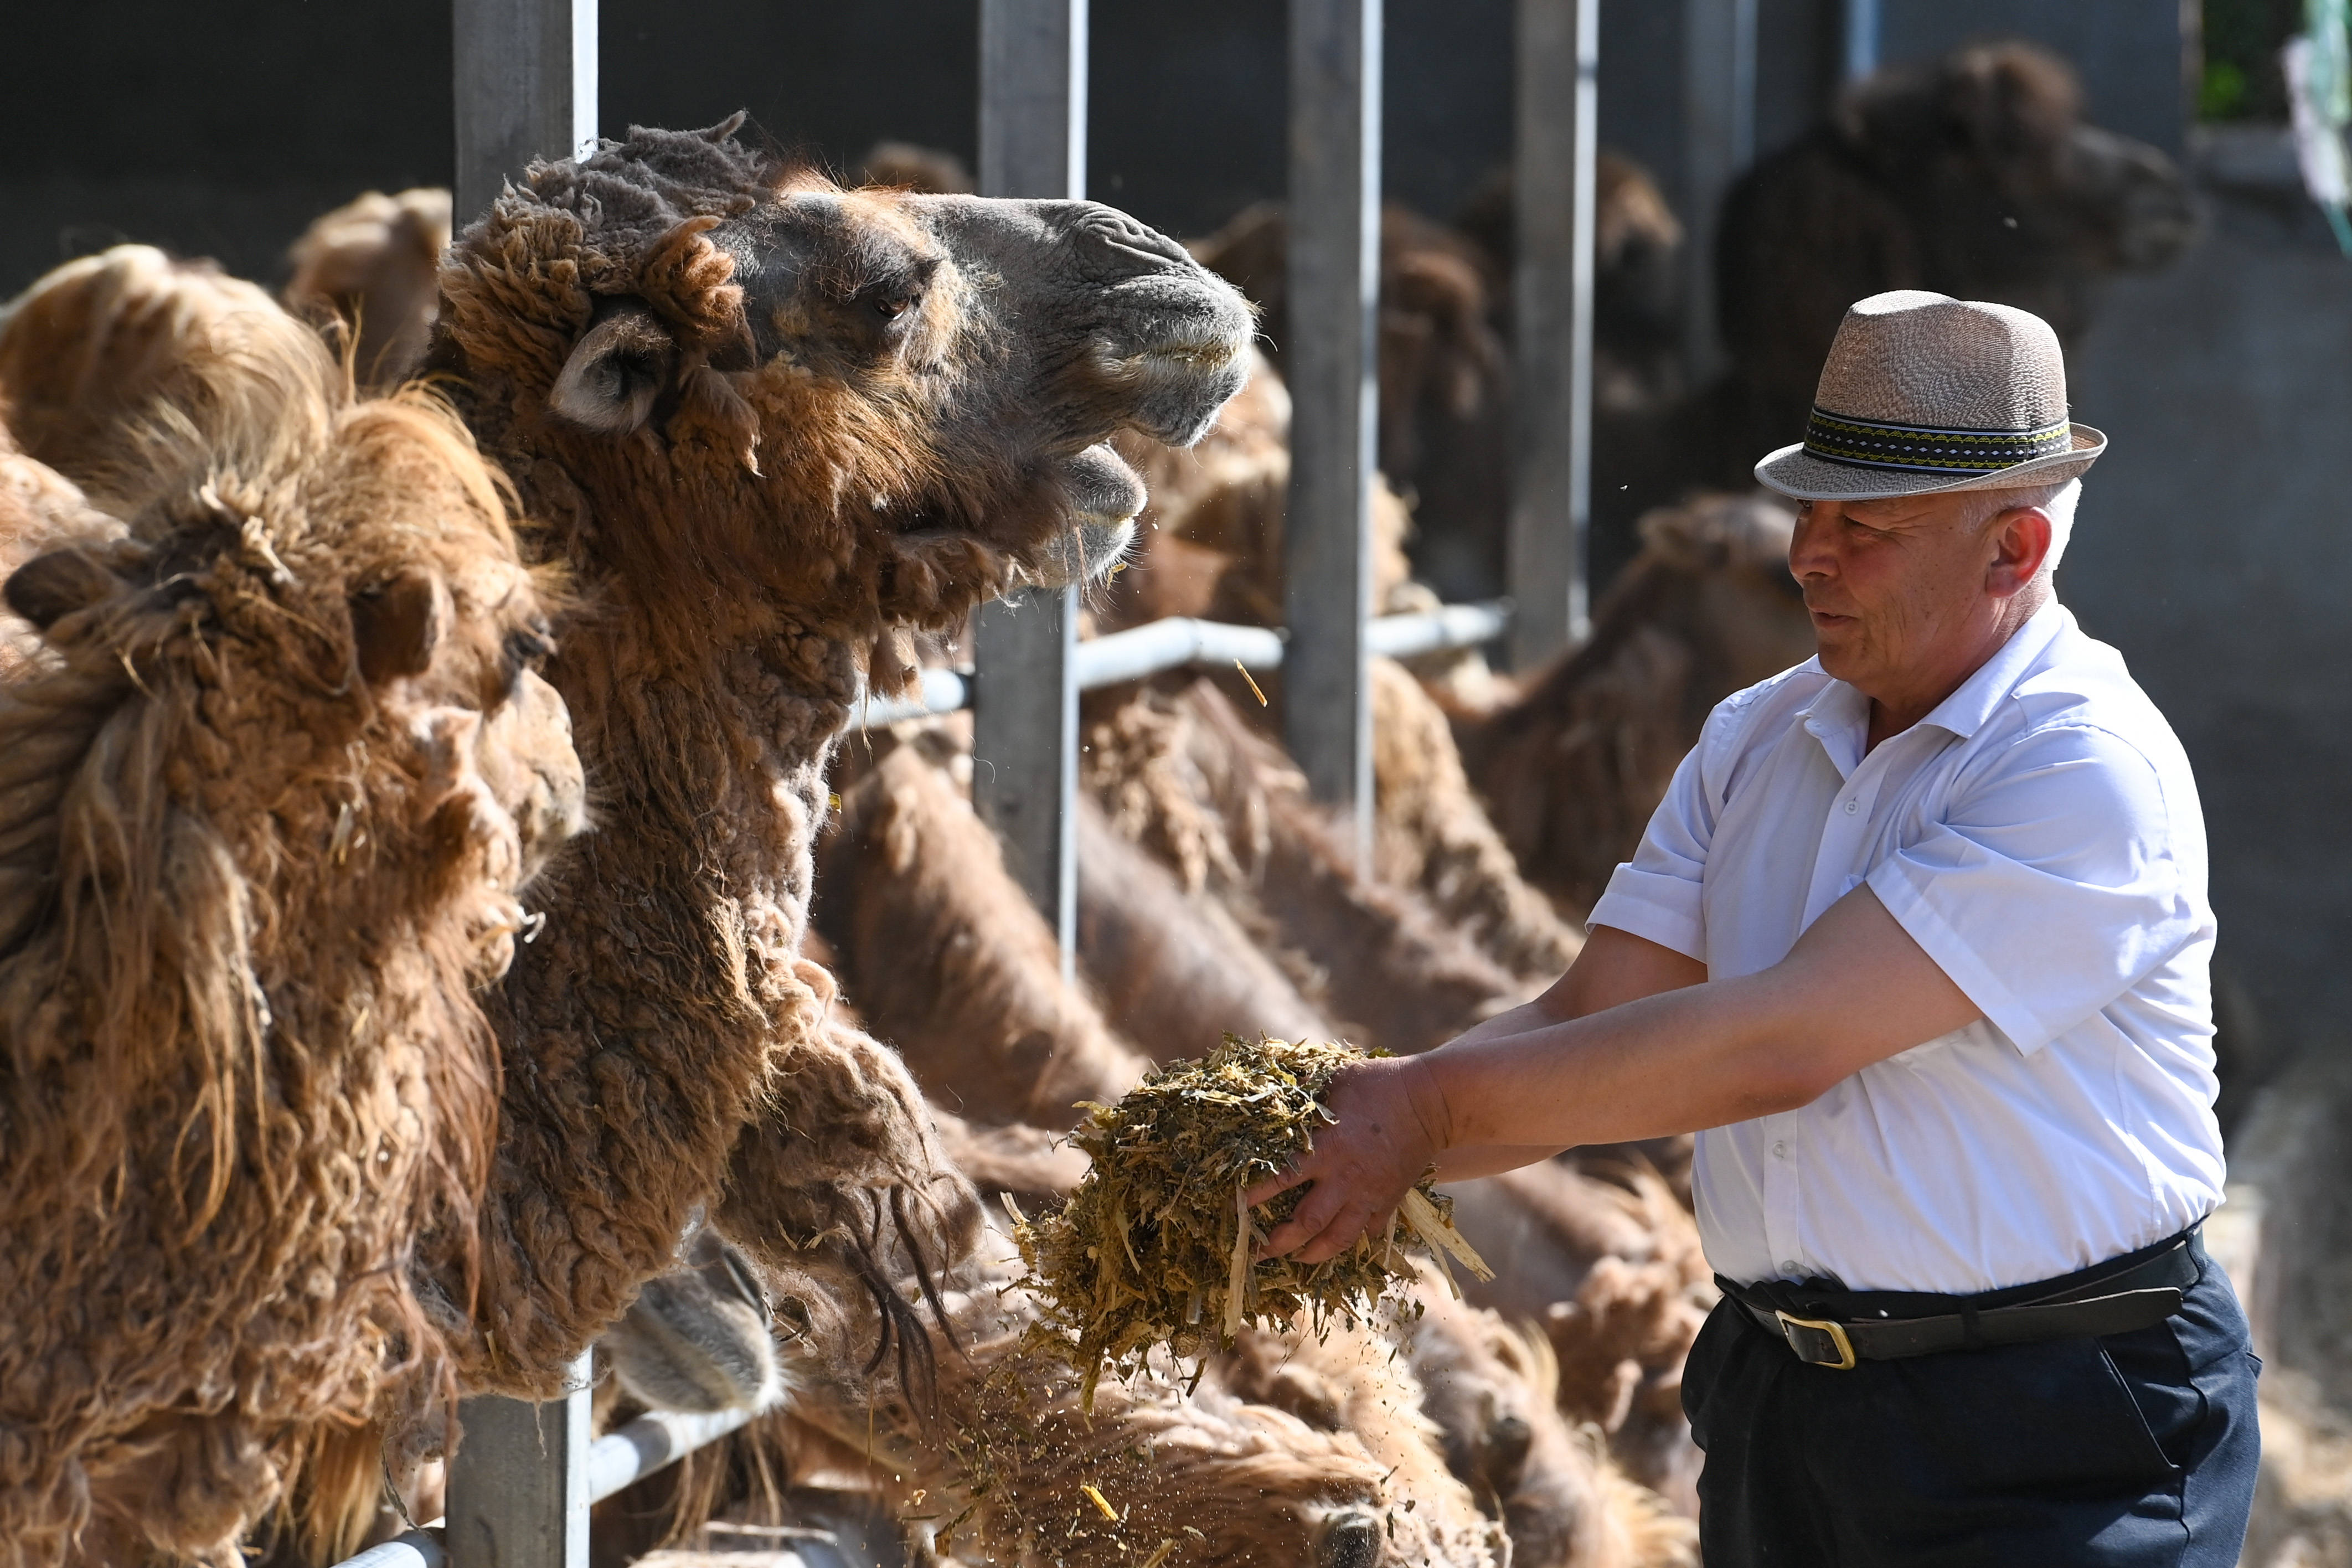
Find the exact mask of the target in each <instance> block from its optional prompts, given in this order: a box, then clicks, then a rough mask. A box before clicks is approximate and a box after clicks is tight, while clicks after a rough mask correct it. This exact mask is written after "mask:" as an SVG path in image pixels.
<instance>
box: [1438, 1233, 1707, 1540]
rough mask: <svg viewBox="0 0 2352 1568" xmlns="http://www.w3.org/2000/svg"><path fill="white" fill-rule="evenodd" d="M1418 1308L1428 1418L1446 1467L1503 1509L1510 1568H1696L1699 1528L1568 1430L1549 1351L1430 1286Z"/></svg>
mask: <svg viewBox="0 0 2352 1568" xmlns="http://www.w3.org/2000/svg"><path fill="white" fill-rule="evenodd" d="M1426 1272H1427V1271H1426V1269H1424V1275H1425V1274H1426ZM1415 1300H1416V1302H1417V1303H1418V1305H1419V1307H1420V1310H1421V1317H1420V1318H1419V1320H1418V1321H1415V1322H1414V1323H1413V1324H1412V1328H1411V1329H1410V1331H1408V1332H1407V1335H1406V1338H1405V1347H1406V1351H1407V1353H1408V1356H1409V1358H1410V1360H1411V1363H1412V1370H1413V1373H1414V1374H1415V1375H1416V1376H1418V1377H1419V1378H1420V1380H1421V1384H1422V1387H1423V1391H1424V1392H1423V1396H1422V1409H1423V1412H1424V1413H1425V1414H1426V1415H1428V1417H1429V1418H1430V1419H1431V1420H1432V1421H1433V1422H1434V1423H1435V1424H1436V1426H1437V1428H1438V1430H1439V1431H1440V1432H1441V1433H1443V1434H1444V1451H1445V1462H1446V1464H1447V1466H1448V1467H1449V1468H1451V1469H1452V1470H1453V1472H1454V1475H1456V1476H1457V1477H1459V1478H1461V1479H1463V1480H1464V1481H1465V1482H1466V1483H1468V1484H1469V1486H1470V1488H1471V1489H1472V1490H1473V1491H1474V1492H1475V1493H1476V1494H1477V1495H1478V1496H1479V1497H1480V1498H1481V1500H1484V1501H1486V1503H1487V1505H1488V1506H1490V1507H1497V1506H1498V1507H1499V1508H1500V1510H1501V1513H1502V1517H1503V1524H1504V1528H1505V1529H1506V1530H1507V1531H1508V1532H1509V1535H1510V1538H1511V1564H1512V1568H1633V1565H1635V1564H1640V1565H1642V1568H1695V1565H1696V1562H1697V1544H1698V1543H1697V1539H1696V1531H1694V1530H1693V1529H1692V1527H1691V1524H1690V1522H1689V1521H1686V1520H1683V1519H1678V1518H1676V1517H1675V1516H1674V1515H1673V1514H1672V1513H1671V1512H1669V1511H1668V1510H1667V1508H1666V1506H1665V1502H1664V1500H1663V1499H1661V1498H1660V1497H1659V1496H1658V1495H1657V1494H1656V1493H1655V1492H1653V1491H1651V1490H1650V1489H1648V1488H1646V1487H1644V1486H1643V1485H1641V1484H1640V1483H1639V1482H1637V1481H1634V1480H1633V1479H1630V1478H1628V1477H1627V1476H1626V1475H1625V1473H1624V1472H1623V1471H1622V1469H1620V1468H1618V1467H1617V1465H1616V1464H1615V1463H1614V1462H1612V1460H1611V1459H1610V1458H1608V1457H1607V1456H1606V1454H1605V1453H1602V1452H1600V1451H1598V1446H1597V1445H1595V1444H1594V1443H1593V1442H1592V1441H1591V1427H1590V1426H1583V1425H1581V1424H1577V1425H1573V1426H1572V1425H1571V1423H1570V1417H1569V1416H1568V1415H1566V1413H1564V1411H1563V1409H1562V1407H1561V1405H1560V1403H1559V1363H1558V1362H1557V1360H1556V1359H1555V1357H1554V1355H1553V1352H1552V1348H1551V1345H1550V1343H1549V1342H1548V1341H1546V1340H1544V1339H1542V1338H1540V1337H1538V1336H1537V1335H1535V1334H1532V1333H1528V1332H1526V1331H1521V1330H1518V1329H1515V1328H1513V1327H1511V1326H1510V1324H1508V1323H1507V1322H1506V1321H1504V1319H1503V1318H1502V1317H1501V1316H1500V1315H1499V1314H1497V1313H1495V1312H1492V1311H1488V1310H1484V1309H1482V1308H1478V1307H1474V1306H1471V1305H1469V1304H1468V1303H1466V1302H1464V1301H1460V1300H1455V1299H1454V1296H1453V1294H1452V1292H1450V1291H1448V1290H1446V1289H1444V1287H1443V1286H1440V1285H1438V1284H1436V1283H1435V1282H1434V1281H1433V1280H1430V1279H1426V1278H1424V1279H1423V1282H1422V1284H1421V1286H1420V1288H1419V1289H1417V1290H1416V1292H1415Z"/></svg>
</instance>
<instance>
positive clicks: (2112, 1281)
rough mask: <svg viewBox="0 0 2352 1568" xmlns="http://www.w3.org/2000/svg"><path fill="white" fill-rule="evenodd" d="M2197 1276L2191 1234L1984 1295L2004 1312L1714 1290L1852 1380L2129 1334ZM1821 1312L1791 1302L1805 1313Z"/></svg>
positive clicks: (1804, 1354) (2160, 1314) (2159, 1316)
mask: <svg viewBox="0 0 2352 1568" xmlns="http://www.w3.org/2000/svg"><path fill="white" fill-rule="evenodd" d="M2203 1271H2204V1249H2203V1247H2200V1245H2198V1237H2197V1233H2196V1232H2195V1231H2193V1230H2192V1231H2189V1232H2188V1233H2186V1234H2185V1235H2183V1236H2181V1237H2179V1238H2177V1240H2176V1241H2175V1242H2174V1243H2173V1244H2172V1245H2170V1246H2169V1247H2167V1248H2166V1249H2165V1250H2163V1251H2161V1252H2158V1254H2157V1255H2156V1256H2155V1257H2153V1258H2145V1259H2142V1260H2141V1261H2139V1262H2137V1263H2134V1264H2132V1265H2131V1266H2129V1267H2127V1268H2119V1269H2116V1270H2115V1271H2114V1272H2113V1273H2109V1274H2106V1275H2105V1276H2103V1277H2098V1278H2094V1279H2088V1280H2079V1281H2078V1280H2075V1279H2071V1278H2070V1279H2068V1280H2067V1282H2066V1283H2065V1284H2064V1285H2063V1287H2062V1288H2060V1289H2057V1290H2056V1291H2055V1292H2054V1293H2053V1294H2052V1295H2048V1296H2042V1297H2030V1298H2029V1299H2027V1300H2014V1299H2013V1298H2014V1297H2015V1295H2016V1292H2015V1291H2011V1290H2003V1291H1998V1292H1994V1293H1993V1294H1995V1295H1997V1296H1999V1297H2001V1298H2007V1299H2010V1300H2008V1302H2007V1304H2005V1305H2000V1306H1990V1307H1981V1308H1980V1307H1978V1306H1977V1305H1975V1303H1976V1302H1977V1301H1979V1300H1981V1299H1982V1298H1979V1297H1973V1296H1950V1297H1945V1298H1942V1300H1948V1301H1951V1302H1953V1303H1955V1304H1956V1305H1957V1308H1958V1310H1955V1311H1951V1312H1939V1313H1933V1314H1929V1315H1926V1316H1918V1317H1900V1318H1890V1317H1861V1316H1855V1315H1853V1314H1851V1313H1848V1314H1845V1315H1843V1316H1840V1315H1834V1314H1832V1315H1826V1316H1811V1315H1807V1314H1806V1312H1805V1311H1803V1310H1800V1311H1797V1312H1791V1311H1789V1310H1786V1309H1784V1308H1783V1307H1781V1306H1780V1304H1778V1303H1777V1302H1776V1301H1774V1300H1772V1295H1780V1296H1781V1298H1782V1299H1783V1300H1787V1299H1789V1297H1790V1294H1791V1293H1792V1292H1791V1290H1790V1288H1787V1287H1783V1288H1782V1289H1780V1290H1776V1291H1773V1292H1771V1293H1770V1294H1768V1293H1766V1292H1765V1291H1764V1290H1762V1289H1758V1288H1756V1287H1750V1286H1738V1285H1731V1284H1729V1283H1727V1282H1724V1281H1720V1280H1719V1281H1718V1283H1723V1284H1724V1285H1725V1289H1726V1292H1727V1294H1728V1295H1730V1296H1731V1297H1732V1298H1733V1299H1734V1300H1737V1301H1738V1303H1739V1305H1740V1307H1741V1308H1742V1309H1743V1310H1745V1311H1746V1312H1747V1313H1748V1317H1749V1318H1751V1319H1753V1320H1754V1321H1755V1322H1756V1325H1757V1326H1758V1327H1759V1328H1760V1329H1762V1330H1763V1331H1765V1332H1766V1333H1768V1334H1770V1335H1771V1336H1772V1337H1773V1338H1775V1339H1777V1340H1780V1341H1782V1342H1785V1343H1786V1344H1787V1345H1788V1347H1789V1349H1790V1351H1791V1352H1794V1353H1795V1354H1796V1357H1797V1359H1798V1360H1799V1361H1801V1362H1804V1363H1807V1364H1809V1365H1812V1366H1821V1367H1827V1368H1830V1369H1831V1370H1832V1371H1835V1372H1851V1371H1853V1368H1854V1366H1855V1364H1856V1363H1859V1362H1865V1361H1895V1360H1898V1359H1900V1358H1902V1357H1905V1356H1915V1355H1934V1354H1937V1352H1943V1351H1957V1350H1981V1349H1985V1348H1987V1347H1990V1346H1993V1345H2017V1344H2032V1343H2034V1342H2040V1341H2043V1340H2064V1339H2081V1338H2099V1337H2103V1336H2105V1335H2107V1334H2125V1333H2129V1332H2131V1331H2133V1330H2135V1329H2145V1328H2147V1327H2149V1326H2150V1325H2152V1324H2156V1323H2160V1322H2162V1321H2164V1320H2165V1319H2167V1318H2168V1317H2170V1316H2172V1315H2173V1314H2174V1313H2175V1312H2178V1311H2179V1310H2180V1303H2181V1301H2182V1299H2183V1297H2184V1295H2185V1294H2186V1292H2187V1290H2188V1289H2189V1286H2191V1285H2193V1284H2195V1283H2196V1282H2197V1280H2198V1279H2199V1277H2200V1275H2201V1274H2202V1273H2203ZM2029 1289H2030V1288H2029ZM1795 1293H1802V1292H1795ZM1828 1305H1829V1303H1828V1302H1825V1301H1824V1302H1819V1303H1816V1302H1811V1301H1801V1302H1800V1303H1799V1306H1800V1307H1801V1308H1806V1309H1809V1308H1813V1307H1816V1306H1820V1307H1827V1306H1828Z"/></svg>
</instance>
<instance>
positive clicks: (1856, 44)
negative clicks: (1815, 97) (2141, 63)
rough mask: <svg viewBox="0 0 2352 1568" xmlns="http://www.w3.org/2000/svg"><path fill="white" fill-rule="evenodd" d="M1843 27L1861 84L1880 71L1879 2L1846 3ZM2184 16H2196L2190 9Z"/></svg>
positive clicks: (1849, 71)
mask: <svg viewBox="0 0 2352 1568" xmlns="http://www.w3.org/2000/svg"><path fill="white" fill-rule="evenodd" d="M1844 3H1845V9H1844V12H1843V16H1842V18H1841V19H1842V20H1843V23H1844V26H1843V29H1842V30H1841V32H1842V36H1841V37H1840V38H1839V40H1838V44H1839V49H1838V53H1839V55H1840V57H1841V58H1840V64H1841V65H1842V66H1843V71H1844V77H1845V79H1846V80H1848V81H1860V80H1861V79H1863V78H1864V77H1866V76H1868V75H1869V74H1870V73H1871V72H1873V71H1874V70H1876V69H1877V68H1878V0H1844ZM2182 15H2183V16H2194V15H2196V13H2195V12H2193V11H2190V10H2189V8H2188V7H2187V6H2185V5H2184V6H2183V7H2182Z"/></svg>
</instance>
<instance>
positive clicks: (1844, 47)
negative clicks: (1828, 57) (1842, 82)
mask: <svg viewBox="0 0 2352 1568" xmlns="http://www.w3.org/2000/svg"><path fill="white" fill-rule="evenodd" d="M1838 19H1839V21H1840V22H1841V23H1842V24H1843V26H1841V27H1840V29H1839V38H1838V54H1839V57H1840V58H1839V62H1838V63H1839V64H1840V66H1841V67H1843V74H1844V77H1845V79H1846V80H1848V81H1859V80H1861V79H1863V78H1864V77H1866V76H1868V75H1869V74H1870V73H1871V72H1873V71H1874V70H1876V69H1877V68H1878V0H1845V3H1844V9H1843V11H1842V12H1841V13H1840V15H1839V18H1838Z"/></svg>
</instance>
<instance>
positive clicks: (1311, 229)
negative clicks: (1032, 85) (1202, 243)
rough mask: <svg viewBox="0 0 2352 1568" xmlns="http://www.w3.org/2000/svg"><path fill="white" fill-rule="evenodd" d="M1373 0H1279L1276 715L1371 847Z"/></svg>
mask: <svg viewBox="0 0 2352 1568" xmlns="http://www.w3.org/2000/svg"><path fill="white" fill-rule="evenodd" d="M1380 212H1381V0H1290V258H1289V279H1288V282H1287V286H1286V310H1287V311H1288V315H1289V325H1288V328H1287V337H1286V342H1284V344H1283V357H1284V364H1283V369H1284V373H1285V376H1286V379H1287V381H1288V382H1289V384H1290V397H1291V416H1290V494H1289V500H1288V505H1287V509H1286V511H1285V512H1284V516H1283V550H1284V555H1285V568H1286V577H1285V584H1284V591H1283V618H1284V620H1285V621H1286V623H1287V624H1288V625H1289V627H1290V647H1289V652H1288V655H1287V658H1286V661H1285V663H1286V668H1285V670H1284V672H1283V701H1282V730H1283V738H1284V740H1285V741H1286V742H1287V743H1288V745H1289V748H1290V754H1291V757H1292V758H1293V760H1295V761H1296V762H1297V763H1298V765H1299V769H1300V771H1301V772H1303V773H1305V774H1306V776H1307V789H1308V791H1309V792H1310V793H1311V794H1312V795H1314V796H1315V798H1317V799H1318V800H1322V801H1328V802H1329V803H1331V804H1333V805H1339V806H1340V807H1342V808H1343V809H1345V810H1346V811H1347V812H1348V813H1349V816H1350V817H1351V819H1352V824H1353V833H1354V837H1355V843H1356V849H1357V854H1358V856H1359V858H1360V859H1366V860H1369V858H1370V853H1371V821H1372V813H1371V804H1372V710H1371V689H1370V684H1369V683H1368V681H1367V680H1366V679H1365V672H1364V623H1365V622H1366V621H1367V620H1369V619H1370V616H1371V610H1372V564H1371V484H1372V471H1373V468H1374V467H1375V466H1376V464H1377V462H1378V446H1377V436H1378V429H1377V425H1376V420H1377V416H1378V409H1379V398H1378V395H1377V393H1376V389H1375V387H1374V384H1373V377H1374V375H1375V374H1376V372H1377V368H1378V359H1377V353H1378V351H1377V347H1376V341H1375V338H1374V335H1373V334H1374V330H1375V314H1376V310H1377V307H1378V303H1379V295H1380V237H1381V236H1380Z"/></svg>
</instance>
